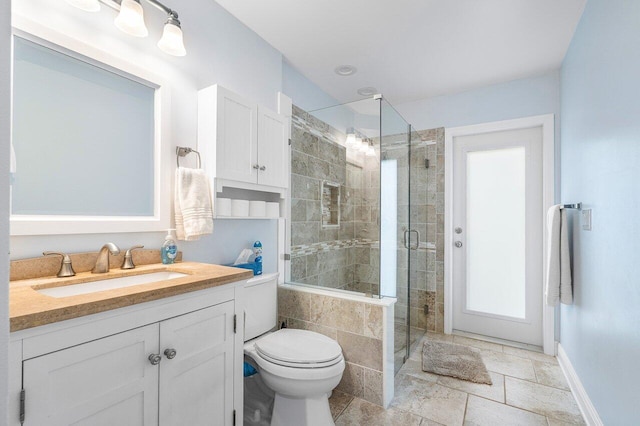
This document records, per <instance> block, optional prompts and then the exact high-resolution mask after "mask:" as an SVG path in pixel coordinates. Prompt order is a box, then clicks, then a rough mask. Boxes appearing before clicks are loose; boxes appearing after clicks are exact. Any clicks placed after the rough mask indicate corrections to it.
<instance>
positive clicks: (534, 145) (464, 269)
mask: <svg viewBox="0 0 640 426" xmlns="http://www.w3.org/2000/svg"><path fill="white" fill-rule="evenodd" d="M542 142H543V140H542V127H541V126H540V127H533V128H527V129H520V130H507V131H499V132H490V133H481V134H476V135H467V136H457V137H454V138H453V206H452V208H453V211H452V212H453V214H452V218H453V221H452V223H451V226H452V227H453V234H452V235H453V244H454V247H453V248H452V250H453V255H452V267H453V268H452V282H453V315H452V326H453V330H458V331H463V332H468V333H474V334H479V335H484V336H489V337H494V338H499V339H504V340H509V341H513V342H518V343H525V344H530V345H536V346H542V343H543V331H542V303H543V297H542V294H543V291H542V285H543V277H542V270H543V268H542V262H543V259H542V253H543V250H542V244H543V205H542Z"/></svg>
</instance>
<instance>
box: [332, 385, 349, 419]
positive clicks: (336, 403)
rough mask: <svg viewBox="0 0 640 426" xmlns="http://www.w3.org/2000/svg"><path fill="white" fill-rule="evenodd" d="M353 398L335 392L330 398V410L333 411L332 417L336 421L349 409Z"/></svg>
mask: <svg viewBox="0 0 640 426" xmlns="http://www.w3.org/2000/svg"><path fill="white" fill-rule="evenodd" d="M352 399H353V396H351V395H349V394H346V393H344V392H340V391H338V390H334V391H333V393H332V394H331V398H329V408H330V409H331V416H332V417H333V420H334V421H335V420H336V419H337V418H338V416H339V415H340V414H342V412H343V411H344V409H345V408H347V405H349V403H350V402H351V400H352Z"/></svg>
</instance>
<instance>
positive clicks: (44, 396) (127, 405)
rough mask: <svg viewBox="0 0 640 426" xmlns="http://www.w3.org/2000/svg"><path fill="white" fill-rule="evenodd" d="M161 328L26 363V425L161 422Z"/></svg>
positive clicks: (104, 425)
mask: <svg viewBox="0 0 640 426" xmlns="http://www.w3.org/2000/svg"><path fill="white" fill-rule="evenodd" d="M158 327H159V326H158V324H153V325H149V326H146V327H141V328H137V329H134V330H130V331H127V332H124V333H120V334H116V335H113V336H110V337H105V338H103V339H99V340H94V341H93V342H89V343H85V344H82V345H78V346H74V347H71V348H69V349H64V350H61V351H58V352H53V353H51V354H48V355H43V356H40V357H37V358H33V359H30V360H27V361H24V363H23V386H24V389H25V392H26V401H25V404H26V405H25V422H24V424H25V425H33V426H42V425H47V426H58V425H60V426H63V425H64V426H67V425H71V424H73V425H86V426H113V425H118V426H123V425H127V426H129V425H131V426H143V425H144V426H151V425H157V424H158V368H157V366H154V365H151V363H150V362H149V360H148V357H149V355H150V354H152V353H158V333H159V330H158Z"/></svg>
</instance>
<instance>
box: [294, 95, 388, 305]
mask: <svg viewBox="0 0 640 426" xmlns="http://www.w3.org/2000/svg"><path fill="white" fill-rule="evenodd" d="M292 125H293V128H292V138H291V140H292V150H291V182H292V188H291V281H292V282H298V283H303V284H311V285H318V286H321V287H331V288H339V289H345V290H353V291H360V292H365V293H375V292H376V291H377V288H378V269H379V268H378V267H377V264H378V262H379V250H377V248H376V247H375V245H376V244H377V238H378V225H377V218H378V192H376V189H375V188H376V187H377V188H379V172H378V166H377V159H376V158H373V159H365V158H364V157H362V158H361V161H349V162H348V161H347V152H346V148H345V146H344V140H345V135H344V133H341V132H339V131H338V130H336V129H334V128H332V127H331V126H329V125H328V124H326V123H324V122H323V121H321V120H319V119H317V118H315V117H313V116H311V115H310V114H308V113H306V112H305V111H303V110H301V109H299V108H297V107H295V106H294V108H293V119H292ZM323 182H329V183H334V184H338V185H339V187H340V226H339V227H323V224H322V205H321V191H322V183H323ZM378 191H379V190H378Z"/></svg>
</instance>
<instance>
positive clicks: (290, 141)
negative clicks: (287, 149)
mask: <svg viewBox="0 0 640 426" xmlns="http://www.w3.org/2000/svg"><path fill="white" fill-rule="evenodd" d="M289 146H291V138H289Z"/></svg>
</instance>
